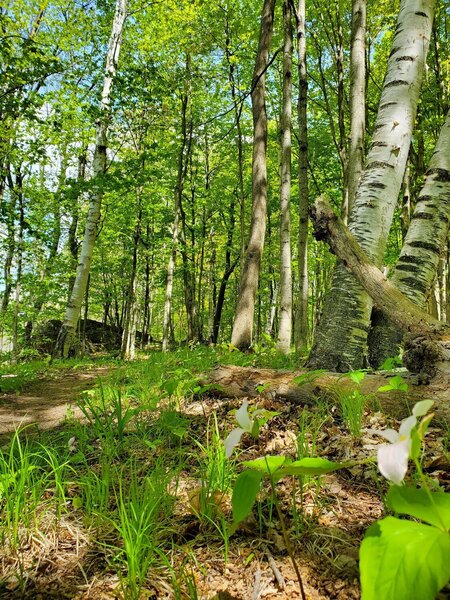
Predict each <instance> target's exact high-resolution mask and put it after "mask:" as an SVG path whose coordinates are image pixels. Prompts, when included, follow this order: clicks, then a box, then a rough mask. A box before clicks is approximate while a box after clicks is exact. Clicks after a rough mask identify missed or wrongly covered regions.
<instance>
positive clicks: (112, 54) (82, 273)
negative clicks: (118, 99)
mask: <svg viewBox="0 0 450 600" xmlns="http://www.w3.org/2000/svg"><path fill="white" fill-rule="evenodd" d="M125 19H126V0H116V8H115V13H114V19H113V23H112V29H111V36H110V38H109V44H108V52H107V54H106V66H105V74H104V78H103V89H102V95H101V100H100V107H99V108H100V115H99V117H98V119H97V122H96V126H95V151H94V162H93V167H92V168H93V190H92V193H91V199H90V203H89V212H88V215H87V220H86V227H85V230H84V237H83V243H82V246H81V252H80V257H79V263H78V267H77V274H76V277H75V282H74V285H73V288H72V293H71V296H70V300H69V303H68V305H67V308H66V314H65V316H64V321H63V324H62V326H61V329H60V332H59V335H58V339H57V342H56V347H55V352H54V354H55V355H56V354H61V355H62V356H63V357H64V358H67V356H68V355H69V353H70V351H71V348H72V347H73V342H74V338H75V332H76V328H77V324H78V318H79V315H80V309H81V305H82V303H83V299H84V296H85V293H86V288H87V283H88V279H89V273H90V269H91V262H92V255H93V252H94V246H95V240H96V238H97V227H98V222H99V219H100V214H101V207H102V200H103V194H104V191H103V181H102V175H103V174H104V173H105V171H106V162H107V147H108V127H109V123H110V120H111V91H112V85H113V81H114V77H115V75H116V72H117V64H118V60H119V54H120V47H121V44H122V34H123V28H124V24H125Z"/></svg>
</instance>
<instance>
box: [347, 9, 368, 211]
mask: <svg viewBox="0 0 450 600" xmlns="http://www.w3.org/2000/svg"><path fill="white" fill-rule="evenodd" d="M365 38H366V0H353V7H352V33H351V42H350V144H349V154H348V207H347V210H346V211H345V212H344V216H345V218H344V221H346V220H348V215H349V214H350V212H351V210H352V208H353V204H354V202H355V198H356V191H357V189H358V186H359V182H360V180H361V175H362V172H363V162H364V132H365V128H366V80H365V79H366V77H365V75H366V64H365V52H366V43H365Z"/></svg>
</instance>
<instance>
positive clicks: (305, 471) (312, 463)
mask: <svg viewBox="0 0 450 600" xmlns="http://www.w3.org/2000/svg"><path fill="white" fill-rule="evenodd" d="M347 466H350V463H349V464H347V463H336V462H333V461H331V460H328V459H326V458H314V457H311V458H310V457H306V458H302V459H301V460H296V461H294V462H292V463H291V464H289V465H287V466H286V467H284V468H283V469H282V473H283V475H325V473H331V472H332V471H337V470H338V469H342V468H344V467H347Z"/></svg>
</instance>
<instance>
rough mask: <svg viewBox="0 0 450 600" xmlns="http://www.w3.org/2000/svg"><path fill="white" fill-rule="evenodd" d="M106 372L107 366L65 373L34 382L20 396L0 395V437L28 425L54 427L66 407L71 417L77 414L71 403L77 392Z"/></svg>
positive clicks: (74, 401) (63, 415)
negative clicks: (54, 377)
mask: <svg viewBox="0 0 450 600" xmlns="http://www.w3.org/2000/svg"><path fill="white" fill-rule="evenodd" d="M107 373H108V368H107V367H100V368H97V369H92V370H90V371H85V372H78V373H70V372H69V373H66V374H64V375H63V376H61V377H58V378H56V379H42V380H38V381H35V382H33V383H31V384H30V385H29V386H27V388H26V390H25V391H24V392H23V393H22V394H20V395H16V394H0V436H4V435H8V434H9V433H12V432H13V431H14V430H15V429H16V428H17V427H18V426H24V425H30V424H36V425H38V427H39V428H40V429H51V428H53V427H56V426H57V425H60V424H61V423H62V422H63V421H64V419H65V418H66V416H67V410H68V408H69V407H70V408H71V410H72V411H73V414H74V416H76V417H78V416H81V411H80V409H79V408H78V407H77V406H76V404H75V403H76V401H77V399H78V398H79V397H80V394H81V392H83V391H84V390H88V389H90V388H92V387H94V386H95V385H96V383H97V382H98V379H99V377H104V376H105V375H106V374H107Z"/></svg>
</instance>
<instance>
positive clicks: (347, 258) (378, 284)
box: [311, 198, 450, 383]
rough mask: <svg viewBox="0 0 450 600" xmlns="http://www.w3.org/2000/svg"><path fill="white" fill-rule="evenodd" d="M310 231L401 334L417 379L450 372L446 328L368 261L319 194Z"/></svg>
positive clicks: (446, 375)
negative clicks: (403, 335) (338, 260)
mask: <svg viewBox="0 0 450 600" xmlns="http://www.w3.org/2000/svg"><path fill="white" fill-rule="evenodd" d="M311 218H312V220H313V223H314V235H315V237H316V238H317V239H322V240H326V241H327V243H328V244H329V245H330V247H331V249H332V251H333V252H334V253H335V254H336V255H337V256H338V258H340V260H341V261H342V264H343V265H344V266H345V267H346V268H347V269H349V270H351V272H352V273H353V275H354V276H355V277H356V278H357V280H358V281H359V283H360V284H361V285H362V286H363V287H364V289H365V290H366V292H367V293H368V294H369V295H370V296H371V298H372V299H373V301H374V303H375V305H376V306H377V307H378V308H379V309H380V310H381V311H383V313H384V314H385V315H387V316H388V318H389V319H390V320H391V321H392V323H393V324H394V325H395V326H396V327H397V328H398V329H400V330H402V331H403V332H404V333H405V334H406V336H405V354H404V356H403V362H404V364H405V366H406V367H407V368H408V369H409V370H410V371H411V372H413V373H417V374H418V378H419V381H421V382H425V383H427V382H429V381H430V380H432V379H437V378H438V376H439V377H440V378H441V379H443V380H447V382H448V379H449V376H450V329H449V328H448V327H447V326H446V324H444V323H441V322H440V321H438V320H437V319H435V318H434V317H433V316H431V315H429V314H428V313H427V312H426V311H425V310H422V309H421V308H420V307H419V306H417V305H416V304H414V302H412V301H411V300H410V299H409V298H408V297H407V296H405V295H404V294H402V292H401V291H400V290H399V289H398V288H397V287H396V286H395V285H394V284H393V283H392V282H391V281H389V280H388V279H387V278H386V276H385V275H383V273H382V272H381V271H380V270H379V269H378V268H377V267H376V266H375V265H374V264H373V263H372V262H371V261H370V259H369V257H368V256H367V254H366V253H365V252H364V250H362V248H361V247H360V246H359V244H358V242H357V241H356V239H355V237H354V236H353V235H352V234H351V233H350V232H349V230H348V229H347V228H346V227H345V225H344V224H343V223H342V221H341V220H340V219H339V218H338V217H337V216H336V215H335V214H334V212H333V210H332V208H331V207H330V205H329V203H328V202H327V201H326V200H325V199H324V198H319V199H318V200H316V202H315V203H314V206H313V207H312V209H311Z"/></svg>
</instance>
